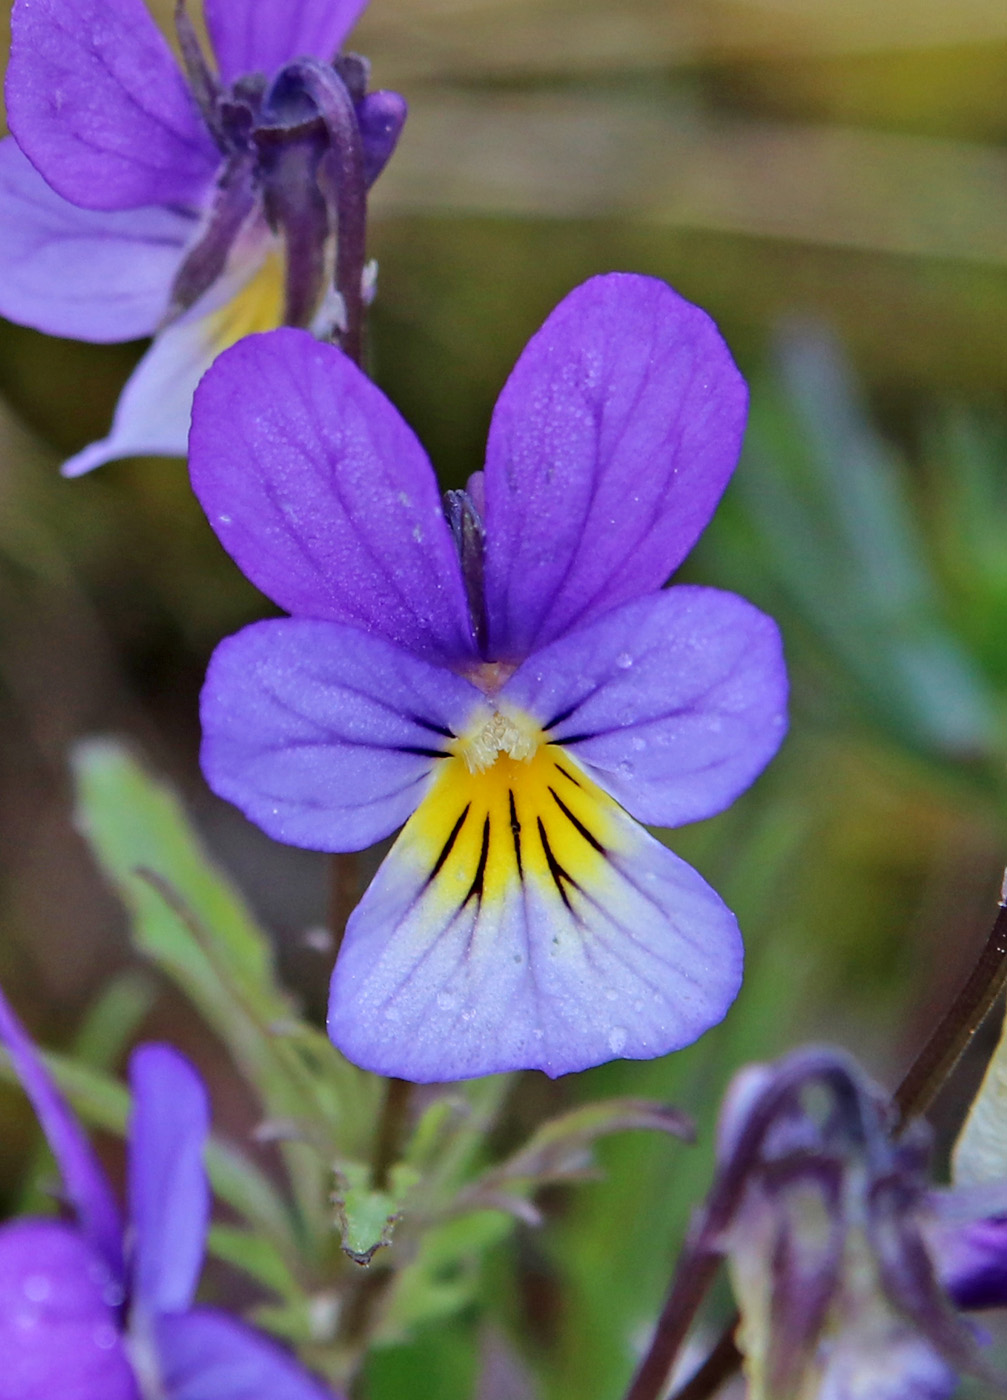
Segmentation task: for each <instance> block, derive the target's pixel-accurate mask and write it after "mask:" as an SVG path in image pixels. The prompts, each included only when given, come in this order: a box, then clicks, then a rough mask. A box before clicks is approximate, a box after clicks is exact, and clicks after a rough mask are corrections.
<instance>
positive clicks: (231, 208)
mask: <svg viewBox="0 0 1007 1400" xmlns="http://www.w3.org/2000/svg"><path fill="white" fill-rule="evenodd" d="M365 3H366V0H204V11H205V17H206V24H207V29H208V31H209V34H210V38H211V41H212V45H213V50H214V54H215V57H216V63H217V70H216V71H213V70H212V69H211V68H210V67H209V65H208V64H207V62H206V60H205V58H204V57H203V54H202V51H201V49H200V47H199V44H198V42H197V41H196V38H195V35H194V32H193V30H192V27H191V25H190V24H189V22H188V19H187V16H186V13H185V10H184V5H181V4H180V5H179V7H178V11H177V20H178V27H179V37H180V40H181V42H182V49H183V54H184V56H185V61H186V62H185V72H183V70H182V69H181V68H180V67H179V65H178V63H176V61H175V58H174V57H173V55H172V53H171V50H170V48H169V47H168V44H167V41H166V40H165V39H164V37H163V36H162V35H161V33H160V32H159V31H158V29H157V27H156V26H155V24H154V21H153V19H152V18H151V16H150V14H149V13H148V11H147V8H146V6H145V4H144V0H15V4H14V8H13V12H12V17H11V26H12V47H11V60H10V67H9V69H8V72H7V85H6V94H7V111H8V117H9V121H10V127H11V130H12V132H13V138H12V139H9V140H5V141H3V142H2V143H0V313H2V314H3V315H4V316H7V317H9V318H10V319H11V320H14V321H18V322H21V323H22V324H25V325H29V326H34V327H36V329H38V330H42V331H46V332H48V333H49V334H51V335H61V336H68V337H72V338H75V339H80V340H91V341H102V342H104V341H118V340H132V339H135V338H137V337H140V336H148V335H153V336H154V343H153V345H152V346H151V348H150V349H149V350H148V352H147V354H146V355H145V356H144V357H143V359H142V360H141V361H140V364H139V365H138V367H137V369H136V371H135V373H134V374H133V376H132V378H131V379H130V380H129V382H128V384H127V385H126V387H125V389H124V391H123V394H122V397H121V398H120V400H119V405H118V408H117V411H116V415H115V420H114V422H113V425H112V431H111V434H110V436H109V437H108V438H106V439H105V440H104V441H102V442H97V443H93V444H92V445H91V446H90V447H88V448H86V449H85V450H84V451H83V452H81V453H79V454H78V455H77V456H76V457H74V458H72V459H71V460H70V461H69V462H67V463H66V465H65V467H64V471H65V473H66V474H67V475H70V476H76V475H79V474H80V473H82V472H85V471H89V470H90V469H91V468H92V467H96V466H99V465H100V464H101V463H103V462H107V461H109V460H111V459H112V458H115V457H124V456H130V455H144V454H154V455H161V454H163V455H179V456H184V454H185V447H186V434H187V432H188V426H189V411H190V406H191V402H192V393H193V390H194V389H195V387H196V384H197V383H198V381H199V378H200V375H201V374H202V373H203V371H204V370H205V369H206V367H207V366H208V365H209V364H210V363H211V362H212V360H213V358H214V356H215V355H216V354H217V353H219V351H220V350H222V349H224V348H225V347H226V346H228V345H232V344H233V343H234V342H235V341H236V340H238V339H240V337H241V336H243V335H246V334H248V333H250V332H252V331H261V330H268V329H270V328H271V327H273V326H278V325H282V324H284V323H287V324H291V325H300V326H311V325H315V326H316V328H317V329H319V330H320V331H323V332H324V333H328V331H329V330H330V329H331V327H332V324H333V321H334V320H338V317H339V314H340V312H339V305H338V302H337V301H336V300H334V299H333V297H332V296H331V295H327V292H326V287H327V284H329V283H331V280H332V274H333V258H334V253H333V248H334V245H335V224H336V215H337V207H338V205H339V198H340V194H341V192H342V191H343V190H344V189H346V188H348V187H349V186H351V185H353V183H354V182H356V183H358V184H359V186H360V189H359V195H360V197H361V198H362V197H363V191H364V188H365V187H366V185H368V184H370V183H371V182H373V180H374V179H376V178H377V175H378V174H379V173H380V171H381V169H382V168H383V167H384V164H385V162H386V161H387V160H388V158H389V157H390V155H391V153H392V150H393V148H394V145H395V142H396V140H397V138H398V135H399V132H400V130H401V127H402V123H403V121H404V119H405V103H404V101H403V99H402V98H401V97H399V96H398V94H396V93H390V92H375V93H368V92H366V83H367V65H366V63H365V62H364V60H362V59H359V58H356V57H354V56H345V57H339V58H337V59H335V61H334V63H330V61H329V60H330V59H331V58H332V55H333V54H335V53H336V51H337V50H338V49H339V47H340V45H341V44H342V42H343V40H344V39H345V37H346V35H347V33H348V32H349V30H350V29H351V28H352V26H353V24H354V23H355V22H356V20H357V18H358V16H359V14H360V12H361V11H362V10H363V8H364V5H365ZM305 55H313V57H305ZM358 202H359V201H358ZM358 241H359V243H360V247H359V249H357V250H356V252H358V253H359V257H360V258H361V259H362V257H363V247H362V241H363V240H362V237H361V238H360V239H359V240H358ZM354 256H356V253H355V255H354ZM349 271H350V272H351V273H352V275H353V276H354V277H355V278H356V279H357V284H358V285H359V274H360V268H359V267H356V268H350V269H349ZM337 272H338V267H337ZM343 309H344V310H345V308H343Z"/></svg>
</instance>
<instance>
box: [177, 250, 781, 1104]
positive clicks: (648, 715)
mask: <svg viewBox="0 0 1007 1400" xmlns="http://www.w3.org/2000/svg"><path fill="white" fill-rule="evenodd" d="M745 410H746V391H745V386H744V382H743V381H742V379H741V376H740V375H739V373H738V371H737V369H736V368H735V366H734V364H733V362H732V360H731V357H730V354H729V353H728V351H727V348H726V347H725V345H724V343H723V341H722V340H721V338H720V336H719V335H718V333H717V331H716V329H715V327H714V326H713V323H712V322H711V321H710V320H709V318H708V317H707V316H706V315H705V313H703V312H702V311H700V310H698V309H697V308H696V307H694V306H691V305H690V304H689V303H687V302H685V301H683V300H682V299H681V298H680V297H678V296H677V295H676V294H675V293H674V292H673V291H672V290H671V289H670V288H669V287H668V286H666V285H665V284H664V283H662V282H658V281H655V280H653V279H651V278H646V277H637V276H631V275H612V276H607V277H599V278H596V279H594V280H592V281H590V282H588V283H586V284H585V285H584V286H582V287H580V288H578V289H577V290H576V291H574V292H573V293H572V294H571V295H570V296H569V297H567V299H566V300H565V301H564V302H563V303H562V304H561V305H560V306H559V307H558V308H557V309H556V311H555V312H553V314H552V315H551V316H550V317H549V319H548V320H547V321H546V323H545V325H544V326H543V328H542V329H541V330H540V331H539V333H538V334H537V335H536V336H535V337H534V338H533V340H532V341H531V343H530V344H529V345H528V347H527V348H526V349H525V351H524V353H523V354H522V356H521V358H520V360H519V362H518V364H517V366H516V368H515V369H514V371H513V373H512V375H511V377H510V379H509V381H508V383H507V385H506V387H505V388H504V390H503V393H502V394H501V396H500V399H499V401H498V403H497V405H496V409H495V412H494V415H493V422H492V426H491V429H490V436H489V445H488V450H487V455H486V466H485V472H484V473H479V474H478V475H477V476H476V477H475V478H474V479H473V480H472V481H471V482H470V485H469V489H468V491H467V492H455V493H449V497H448V514H447V517H446V516H445V512H444V510H443V509H442V505H441V501H440V499H439V496H438V490H437V485H436V481H435V478H434V474H433V471H432V469H431V467H430V464H429V462H428V460H427V458H426V456H425V454H424V452H423V450H422V448H421V447H420V445H419V443H418V442H417V440H416V438H415V437H414V435H413V434H412V432H411V431H410V429H409V428H408V427H407V426H406V424H405V423H404V422H403V420H402V418H401V417H400V416H399V414H398V413H397V412H396V410H395V409H394V408H393V407H392V405H391V404H390V403H389V402H388V400H387V399H386V398H385V397H384V395H383V394H382V393H381V392H380V391H379V390H378V389H377V388H376V387H375V386H374V385H373V384H372V383H370V381H369V380H367V379H366V378H365V377H364V375H362V374H361V373H360V371H359V370H358V369H357V368H356V367H355V366H354V365H353V364H351V363H350V362H349V360H348V359H347V358H346V356H344V355H342V354H340V352H339V351H337V350H335V349H333V348H331V347H329V346H326V345H321V344H319V343H317V342H315V341H313V340H312V339H311V338H310V337H308V336H305V335H303V334H300V333H298V332H295V331H286V330H281V331H277V332H274V333H272V334H271V335H267V336H256V337H252V338H250V339H248V340H245V341H243V342H242V343H241V344H240V345H238V346H235V347H234V348H233V349H232V350H230V351H228V352H227V353H226V354H225V355H224V356H222V357H221V358H220V359H219V360H218V361H217V362H216V364H215V365H214V367H213V369H212V370H211V371H210V372H209V374H208V375H207V376H206V378H205V379H204V380H203V382H202V384H201V386H200V388H199V390H198V391H197V394H196V398H195V402H194V405H193V426H192V433H191V436H190V467H191V472H192V481H193V486H194V488H195V491H196V494H197V495H198V497H199V499H200V500H201V502H202V504H203V506H204V508H205V510H206V512H207V514H208V516H209V518H210V521H211V523H212V524H213V526H214V528H215V529H216V531H217V533H218V534H219V536H220V539H221V541H222V542H223V544H224V546H225V548H226V549H228V550H229V551H230V553H231V555H232V556H233V558H234V559H235V560H236V562H237V563H238V565H239V566H240V567H241V569H242V570H243V571H244V572H245V573H246V574H247V575H248V577H249V578H250V579H251V580H252V581H253V582H254V583H256V584H257V585H258V587H259V588H261V589H262V590H263V592H265V593H266V594H268V595H269V597H271V598H272V599H273V600H274V601H275V602H277V603H278V604H279V605H280V606H281V607H283V608H285V609H286V610H287V611H288V612H290V613H292V614H293V616H292V617H290V618H287V619H275V620H272V621H267V622H261V623H258V624H256V625H253V626H252V627H249V628H247V629H246V630H244V631H243V632H241V633H239V634H238V635H237V636H234V637H232V638H230V639H228V640H226V641H225V642H224V643H223V644H222V645H221V646H220V647H219V648H218V650H217V652H216V654H215V656H214V658H213V661H212V663H211V666H210V670H209V675H208V678H207V682H206V687H205V690H204V693H203V702H202V721H203V733H204V741H203V754H202V761H203V767H204V771H205V773H206V775H207V778H208V780H209V782H210V785H211V786H212V787H213V788H214V790H215V791H216V792H218V793H219V794H220V795H222V796H223V797H226V798H228V799H229V800H230V801H232V802H234V803H236V804H237V806H239V807H240V808H241V809H242V810H243V811H244V812H245V813H246V814H247V815H248V816H249V817H251V818H252V820H253V821H255V822H257V823H258V824H259V825H260V826H261V827H263V828H264V829H265V830H266V831H267V832H269V833H270V835H272V836H274V837H276V838H278V839H279V840H281V841H288V842H292V843H294V844H297V845H302V846H308V847H312V848H314V849H318V850H325V851H348V850H357V849H360V848H363V847H365V846H369V845H371V844H372V843H373V842H376V841H380V840H381V839H382V838H383V837H386V836H388V835H389V834H390V833H392V832H393V831H394V830H395V829H396V828H397V827H399V826H401V825H402V823H403V822H405V827H404V829H403V831H402V833H401V835H400V836H399V837H398V839H397V841H396V842H395V845H394V846H393V847H392V850H391V853H390V854H389V855H388V857H387V858H386V860H385V861H384V864H383V865H382V866H381V869H380V870H379V872H378V874H377V876H376V878H375V879H374V881H373V883H372V884H371V886H370V888H369V889H368V890H367V892H366V894H365V895H364V898H363V900H362V902H361V903H360V905H359V906H358V908H357V909H356V910H355V912H354V913H353V915H352V917H351V918H350V920H349V923H348V926H347V929H346V934H345V938H344V940H343V944H342V948H341V951H340V954H339V958H338V962H337V965H336V969H335V973H334V976H333V982H332V995H331V1005H330V1016H329V1029H330V1033H331V1035H332V1037H333V1039H334V1041H335V1043H336V1044H337V1046H339V1048H340V1049H341V1050H342V1051H343V1052H344V1053H345V1054H346V1055H347V1056H348V1057H349V1058H350V1059H351V1060H353V1061H355V1062H356V1063H357V1064H359V1065H362V1066H364V1067H366V1068H368V1069H371V1070H375V1071H379V1072H381V1073H384V1074H391V1075H397V1076H401V1077H403V1078H406V1079H412V1080H418V1081H429V1080H449V1079H460V1078H465V1077H467V1076H471V1075H479V1074H489V1073H493V1072H496V1071H500V1070H508V1069H514V1068H518V1067H529V1068H535V1067H537V1068H541V1069H543V1070H545V1071H546V1072H547V1073H549V1074H552V1075H556V1074H563V1073H566V1072H568V1071H571V1070H579V1069H583V1068H585V1067H586V1066H588V1065H594V1064H598V1063H599V1062H601V1061H604V1060H607V1059H611V1058H612V1057H613V1056H619V1055H621V1056H625V1057H628V1058H650V1057H652V1056H655V1055H662V1054H664V1053H665V1052H666V1051H669V1050H673V1049H676V1048H678V1047H680V1046H682V1045H685V1044H687V1043H689V1042H691V1041H692V1040H694V1039H695V1038H696V1037H697V1036H699V1035H701V1034H702V1033H703V1032H704V1031H705V1030H706V1029H708V1027H710V1026H711V1025H713V1024H714V1023H715V1022H717V1021H719V1020H720V1019H721V1017H722V1016H723V1015H724V1013H725V1011H726V1010H727V1007H728V1006H729V1005H730V1003H731V1001H732V1000H733V999H734V997H735V995H736V993H737V991H738V987H739V984H740V979H741V968H742V947H741V940H740V936H739V933H738V929H737V925H736V922H735V919H734V917H733V915H732V914H731V912H730V911H729V910H728V909H727V908H726V907H725V905H724V904H723V903H722V901H721V900H720V899H719V898H718V896H717V895H716V894H715V893H714V891H713V890H712V889H711V888H710V887H709V886H708V885H707V884H706V882H705V881H704V880H703V879H701V878H700V876H699V875H698V874H697V873H696V871H695V870H693V869H692V868H691V867H690V866H688V865H686V864H685V863H684V862H683V861H682V860H680V859H678V857H676V856H675V855H673V854H672V852H671V851H670V850H668V849H667V848H666V847H665V846H664V845H662V844H661V843H660V842H659V841H657V840H655V839H654V838H653V837H652V836H650V835H649V834H648V833H647V832H646V831H645V830H644V829H643V827H641V826H639V825H638V824H637V823H638V822H648V823H654V824H656V825H660V826H676V825H678V824H680V823H683V822H692V821H697V820H699V819H700V818H702V817H708V816H710V815H711V814H712V813H714V812H718V811H720V810H721V809H722V808H723V807H725V806H727V805H728V803H730V802H731V801H732V800H733V799H734V798H735V797H736V796H737V795H738V793H740V792H741V791H742V790H743V789H744V788H746V787H747V786H748V785H749V784H750V783H751V782H752V780H753V779H754V777H755V776H756V774H757V773H758V772H759V771H760V770H761V769H762V767H763V766H764V764H765V763H766V762H767V761H768V760H769V758H770V757H771V756H772V754H773V753H774V752H775V750H776V748H777V746H778V744H779V742H780V739H781V737H782V735H783V732H784V725H785V718H784V707H785V689H786V680H785V672H784V666H783V660H782V655H781V648H780V640H779V636H778V633H777V629H776V627H775V625H774V624H773V623H772V622H771V621H770V619H769V618H767V617H765V616H764V615H763V614H762V613H760V612H758V611H757V610H756V609H755V608H753V607H752V606H751V605H750V604H748V603H746V602H744V601H743V600H742V599H741V598H738V597H736V596H734V595H733V594H730V593H723V592H719V591H716V590H714V589H710V588H698V587H676V588H672V589H669V590H667V591H663V590H662V588H661V585H662V584H663V583H664V581H665V579H666V578H667V576H668V574H669V573H670V572H671V571H672V570H673V569H674V568H676V567H677V565H678V564H679V563H680V562H681V560H682V559H683V557H684V556H685V555H686V553H687V552H688V551H689V549H690V548H691V547H692V545H693V543H694V541H695V540H696V537H697V536H698V535H699V533H700V531H701V530H702V529H703V527H704V526H705V524H706V523H707V521H708V519H709V517H710V515H711V514H712V512H713V510H714V508H715V506H716V503H717V501H718V499H719V497H720V495H721V492H722V491H723V489H724V487H725V485H726V483H727V481H728V478H729V477H730V475H731V472H732V470H733V468H734V464H735V461H736V459H737V455H738V450H739V446H740V442H741V437H742V432H743V426H744V419H745ZM634 818H635V819H636V820H634Z"/></svg>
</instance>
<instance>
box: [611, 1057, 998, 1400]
mask: <svg viewBox="0 0 1007 1400" xmlns="http://www.w3.org/2000/svg"><path fill="white" fill-rule="evenodd" d="M930 1148H931V1133H930V1131H929V1128H928V1126H927V1125H926V1124H925V1123H924V1122H922V1121H921V1120H916V1121H913V1122H911V1123H908V1124H906V1123H900V1119H899V1114H898V1111H897V1109H896V1106H895V1104H894V1103H893V1102H892V1100H891V1099H890V1097H889V1096H888V1095H887V1094H886V1093H884V1092H883V1091H882V1090H881V1089H879V1088H878V1087H877V1085H875V1084H873V1083H872V1082H871V1081H870V1080H869V1079H868V1078H867V1076H866V1075H865V1074H864V1072H863V1071H862V1069H861V1068H860V1066H859V1065H858V1064H857V1063H856V1062H855V1061H854V1060H852V1059H851V1058H850V1057H849V1056H848V1055H846V1054H844V1053H843V1052H842V1051H837V1050H833V1049H831V1048H830V1047H828V1046H823V1047H817V1046H807V1047H803V1048H801V1049H799V1050H795V1051H793V1052H791V1053H790V1054H789V1055H786V1056H785V1057H784V1058H783V1059H781V1060H779V1061H777V1062H776V1063H775V1064H771V1065H749V1066H747V1067H746V1068H745V1069H743V1070H742V1071H741V1072H740V1073H739V1074H738V1075H737V1076H736V1077H735V1079H734V1081H733V1082H732V1084H731V1086H730V1088H729V1089H728V1093H727V1096H726V1098H725V1100H724V1105H723V1108H722V1111H721V1117H720V1125H719V1133H718V1153H717V1169H716V1173H715V1176H714V1180H713V1184H712V1186H711V1189H710V1192H709V1194H708V1196H707V1199H706V1202H705V1204H704V1205H703V1207H702V1208H701V1209H700V1211H699V1212H698V1213H697V1215H696V1217H695V1220H694V1223H693V1227H692V1230H691V1233H690V1238H689V1241H688V1244H687V1247H686V1250H685V1252H684V1254H683V1256H682V1259H681V1260H680V1262H679V1266H678V1272H677V1276H676V1281H675V1284H674V1285H673V1287H672V1291H671V1294H670V1297H669V1302H668V1304H667V1310H666V1317H667V1316H668V1315H669V1314H671V1313H673V1310H674V1307H675V1304H676V1302H677V1300H679V1299H681V1298H683V1297H687V1296H688V1294H689V1290H690V1288H691V1286H692V1280H693V1279H694V1278H695V1276H696V1274H697V1272H699V1273H702V1272H703V1270H704V1269H705V1268H706V1267H707V1266H708V1264H709V1262H710V1261H711V1260H713V1259H716V1258H717V1257H718V1256H724V1257H726V1259H727V1260H728V1263H729V1267H730V1273H731V1278H732V1282H733V1285H734V1291H735V1294H736V1296H737V1299H738V1305H739V1310H740V1313H741V1322H740V1325H739V1327H738V1329H737V1332H736V1337H737V1341H738V1345H739V1347H740V1349H741V1351H742V1353H743V1355H744V1359H745V1371H746V1375H747V1380H748V1387H747V1393H748V1397H749V1400H799V1397H810V1396H815V1397H820V1400H949V1397H950V1396H951V1395H952V1394H953V1393H954V1392H955V1391H956V1390H957V1386H958V1379H959V1377H960V1376H961V1375H973V1376H979V1377H981V1378H983V1379H984V1380H985V1381H986V1382H987V1383H988V1384H989V1385H990V1386H991V1387H992V1388H993V1389H994V1390H995V1391H996V1392H997V1393H1003V1390H1004V1385H1005V1381H1007V1378H1005V1377H1004V1376H1003V1375H1002V1374H998V1373H997V1372H995V1371H994V1370H993V1369H992V1367H991V1366H990V1364H989V1362H988V1360H987V1358H986V1357H985V1355H984V1353H983V1349H982V1346H981V1341H982V1337H981V1334H980V1333H979V1332H978V1331H977V1329H975V1328H974V1327H973V1326H972V1324H971V1322H970V1321H969V1319H968V1318H967V1317H963V1316H961V1315H960V1310H961V1311H966V1310H971V1309H974V1308H988V1307H992V1306H1000V1305H1003V1303H1004V1302H1005V1301H1007V1292H1005V1289H1004V1279H1005V1268H1004V1260H1005V1235H1007V1232H1005V1229H1004V1222H1003V1219H1002V1217H997V1216H994V1215H991V1212H993V1211H1002V1210H1003V1207H1004V1204H1005V1203H1007V1182H1005V1181H1000V1182H999V1183H996V1184H988V1185H986V1186H985V1187H983V1188H982V1189H975V1188H966V1189H962V1188H960V1187H958V1186H955V1187H953V1188H951V1189H936V1188H934V1186H933V1185H932V1176H931V1162H930V1155H931V1154H930ZM634 1393H635V1392H634Z"/></svg>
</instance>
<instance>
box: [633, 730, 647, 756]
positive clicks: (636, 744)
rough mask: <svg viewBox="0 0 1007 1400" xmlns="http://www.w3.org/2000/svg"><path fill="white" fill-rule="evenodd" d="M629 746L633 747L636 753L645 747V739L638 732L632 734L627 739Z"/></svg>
mask: <svg viewBox="0 0 1007 1400" xmlns="http://www.w3.org/2000/svg"><path fill="white" fill-rule="evenodd" d="M629 746H630V748H631V749H635V750H636V752H637V753H642V752H643V750H644V749H645V748H646V747H647V740H646V739H643V738H641V737H640V735H639V734H634V735H633V737H632V738H631V739H630V741H629Z"/></svg>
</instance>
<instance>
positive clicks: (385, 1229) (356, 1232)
mask: <svg viewBox="0 0 1007 1400" xmlns="http://www.w3.org/2000/svg"><path fill="white" fill-rule="evenodd" d="M370 1180H371V1170H370V1167H368V1166H365V1165H364V1164H363V1163H361V1162H341V1163H340V1164H339V1166H338V1167H337V1169H336V1190H335V1191H334V1193H333V1197H332V1202H333V1205H334V1206H335V1208H336V1219H337V1221H338V1224H339V1230H340V1233H341V1235H342V1245H343V1251H344V1253H345V1254H347V1255H349V1257H350V1258H351V1259H353V1260H354V1261H355V1262H356V1263H357V1264H369V1263H370V1262H371V1260H372V1259H373V1258H374V1255H375V1254H376V1253H377V1251H378V1250H379V1249H382V1248H383V1247H384V1246H386V1245H389V1244H391V1240H392V1231H393V1230H394V1228H395V1224H396V1222H397V1221H398V1219H399V1217H400V1215H401V1213H402V1207H403V1205H404V1203H405V1200H406V1197H407V1196H408V1195H409V1192H410V1191H411V1190H412V1189H413V1188H414V1187H415V1186H416V1184H417V1182H418V1181H419V1180H420V1174H419V1172H417V1171H416V1170H415V1168H413V1167H411V1166H409V1164H408V1163H406V1162H400V1163H399V1164H398V1165H397V1166H395V1167H393V1168H392V1170H391V1172H390V1173H389V1183H388V1189H387V1190H385V1191H376V1190H374V1189H373V1188H372V1187H371V1184H370Z"/></svg>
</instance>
